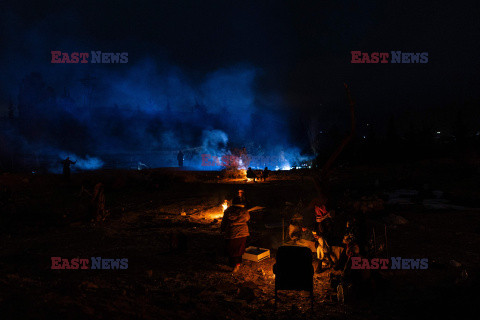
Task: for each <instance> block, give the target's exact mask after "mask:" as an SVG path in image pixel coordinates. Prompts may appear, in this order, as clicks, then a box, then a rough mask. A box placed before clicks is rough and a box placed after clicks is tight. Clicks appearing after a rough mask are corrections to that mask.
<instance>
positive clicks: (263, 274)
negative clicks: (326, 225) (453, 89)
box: [0, 160, 480, 319]
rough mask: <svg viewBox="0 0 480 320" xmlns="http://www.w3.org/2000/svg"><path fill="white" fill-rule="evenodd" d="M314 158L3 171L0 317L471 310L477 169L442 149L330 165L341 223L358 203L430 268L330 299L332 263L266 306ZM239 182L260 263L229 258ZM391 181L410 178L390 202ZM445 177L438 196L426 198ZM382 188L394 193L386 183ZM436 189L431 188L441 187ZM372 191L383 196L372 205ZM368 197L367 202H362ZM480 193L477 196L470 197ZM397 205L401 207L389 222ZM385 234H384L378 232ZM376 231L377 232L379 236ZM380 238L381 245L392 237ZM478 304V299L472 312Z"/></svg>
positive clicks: (357, 315) (393, 274)
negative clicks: (92, 198) (415, 158)
mask: <svg viewBox="0 0 480 320" xmlns="http://www.w3.org/2000/svg"><path fill="white" fill-rule="evenodd" d="M309 174H310V173H309V172H305V171H288V172H273V173H272V178H271V179H270V181H267V182H260V183H252V182H249V183H246V182H245V181H243V180H241V179H239V180H235V181H232V180H230V181H226V180H222V179H221V175H220V173H219V172H182V171H178V170H173V169H161V170H160V169H159V170H149V171H147V170H145V171H96V172H84V173H77V174H74V175H73V177H72V180H71V181H70V182H63V181H62V179H61V177H60V176H57V175H25V174H7V173H5V174H3V175H2V176H1V177H0V182H1V187H2V202H1V205H2V208H1V216H0V217H1V218H0V219H1V220H0V222H1V226H0V228H1V234H0V241H1V247H0V313H1V314H2V316H1V317H2V318H5V319H22V318H47V317H52V316H54V317H55V316H58V317H61V318H67V319H72V318H73V319H77V318H79V319H84V318H99V319H100V318H103V319H110V318H117V319H127V318H144V319H191V318H197V319H271V318H275V317H276V318H278V319H406V318H409V319H411V318H442V319H444V318H450V319H459V318H460V317H462V316H467V318H471V316H470V315H471V314H470V312H473V311H474V310H477V309H478V303H479V302H480V299H479V288H480V287H479V281H478V275H479V271H480V268H479V264H480V251H479V250H478V248H479V247H480V211H479V210H478V208H477V207H480V205H477V206H475V204H476V203H477V200H478V196H479V193H480V186H479V184H478V181H479V177H480V173H479V171H478V169H477V167H476V166H475V165H471V164H470V165H469V166H465V165H464V164H461V165H457V164H456V163H452V162H450V161H448V160H442V161H435V162H433V161H431V162H425V163H415V164H409V165H390V166H383V167H377V168H369V167H348V168H347V167H342V168H339V169H337V170H336V171H335V173H334V175H333V179H332V183H333V188H332V194H333V198H334V200H335V201H334V202H333V203H334V204H335V209H336V210H337V221H338V222H337V224H338V225H339V226H340V227H339V230H341V228H342V227H343V225H344V219H345V215H346V212H350V213H351V212H353V211H355V210H357V211H359V210H360V211H363V213H362V214H365V216H366V219H367V226H368V232H369V234H370V230H372V232H373V230H375V233H376V236H377V237H378V239H383V238H382V237H383V236H384V234H385V230H386V233H387V246H386V247H385V249H384V251H383V253H382V255H384V256H386V255H388V256H393V257H398V256H400V257H405V258H428V259H429V268H428V269H427V270H382V272H377V273H375V279H376V280H375V283H374V284H373V285H372V286H371V288H370V289H369V290H366V291H365V292H360V293H359V294H358V295H357V296H355V297H351V298H350V299H347V301H346V303H340V302H338V301H337V296H336V290H334V289H333V288H332V287H331V286H330V281H329V279H330V273H332V272H333V273H334V274H338V273H339V272H338V271H331V270H329V271H326V272H324V273H321V274H320V275H318V276H316V277H315V280H314V286H315V303H314V310H313V311H312V310H311V309H310V304H309V296H308V293H298V292H290V291H281V292H280V295H279V296H280V299H279V303H278V309H277V311H276V312H274V274H273V272H272V266H273V264H274V263H275V258H274V257H275V252H276V249H277V248H278V246H279V245H281V244H282V229H281V222H282V218H284V219H285V221H288V218H289V217H291V215H292V214H293V212H294V211H295V210H297V209H298V208H300V207H302V205H303V206H305V205H306V204H308V203H309V202H310V200H311V199H312V198H313V197H314V196H315V188H314V186H313V182H312V180H311V179H309ZM99 181H101V182H103V183H104V184H105V195H106V208H107V210H108V212H109V215H108V217H107V218H106V219H105V221H102V222H96V223H93V222H91V221H88V220H89V219H88V218H87V217H86V213H87V212H88V206H89V198H88V196H87V195H85V194H80V191H81V186H82V185H84V186H85V188H87V190H89V188H90V189H91V188H92V186H93V185H94V184H95V183H96V182H99ZM239 188H242V189H244V190H245V192H246V195H247V197H248V199H249V201H250V203H251V204H253V205H255V206H261V207H264V208H265V209H263V210H261V211H258V212H254V213H252V220H251V222H250V231H251V236H250V238H249V240H248V245H253V246H259V247H263V248H268V249H271V253H272V257H271V258H269V259H266V260H264V261H261V262H259V263H256V262H250V261H245V262H244V265H243V267H242V269H241V270H240V271H239V272H238V273H235V274H232V273H231V269H230V268H229V267H227V266H226V262H227V259H226V257H225V256H224V254H223V252H224V241H223V238H222V236H221V234H220V230H219V225H220V222H219V217H220V216H221V214H222V207H221V204H222V202H223V201H224V200H225V199H231V198H232V197H233V195H234V194H235V193H236V192H237V190H238V189H239ZM398 189H410V190H416V191H418V192H416V193H415V195H414V196H412V198H411V199H409V201H405V202H400V203H398V202H397V203H393V202H392V201H391V197H392V196H391V194H392V193H393V192H394V191H395V190H398ZM435 190H441V191H442V196H441V197H442V201H443V202H442V203H448V204H450V206H444V207H438V208H432V207H428V206H426V205H425V203H426V202H425V200H426V199H427V200H428V199H430V198H432V197H433V196H432V191H435ZM389 194H390V197H389ZM437 197H438V196H437ZM378 202H381V203H382V205H381V206H376V205H370V204H372V203H378ZM362 204H363V206H362ZM477 204H478V203H477ZM392 217H403V218H404V219H406V221H407V222H406V223H403V222H402V223H398V222H396V221H393V220H392ZM382 241H383V240H382ZM379 242H380V240H379ZM387 249H388V250H387ZM51 257H62V258H68V259H72V258H88V259H89V258H90V257H102V258H113V259H116V258H127V259H128V269H124V270H80V269H79V270H52V269H51ZM472 314H473V313H472Z"/></svg>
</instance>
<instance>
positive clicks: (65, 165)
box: [62, 157, 77, 180]
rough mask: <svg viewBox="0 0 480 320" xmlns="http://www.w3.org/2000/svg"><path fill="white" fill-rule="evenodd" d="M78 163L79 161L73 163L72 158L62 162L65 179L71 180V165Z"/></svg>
mask: <svg viewBox="0 0 480 320" xmlns="http://www.w3.org/2000/svg"><path fill="white" fill-rule="evenodd" d="M75 163H77V161H71V160H70V157H67V159H65V160H63V161H62V164H63V178H64V179H65V180H70V165H72V164H75Z"/></svg>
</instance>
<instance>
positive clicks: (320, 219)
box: [313, 203, 337, 273]
mask: <svg viewBox="0 0 480 320" xmlns="http://www.w3.org/2000/svg"><path fill="white" fill-rule="evenodd" d="M313 236H314V237H315V239H316V240H317V244H316V246H317V258H318V260H319V265H318V268H317V273H320V272H322V264H326V265H329V266H330V267H332V266H333V265H334V264H336V262H337V261H336V258H335V255H334V254H333V253H332V249H331V246H330V243H331V238H332V212H329V211H327V208H326V206H325V204H324V203H323V204H316V205H315V223H314V231H313Z"/></svg>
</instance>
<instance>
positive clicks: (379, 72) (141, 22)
mask: <svg viewBox="0 0 480 320" xmlns="http://www.w3.org/2000/svg"><path fill="white" fill-rule="evenodd" d="M0 16H1V38H0V39H1V40H0V41H1V42H0V48H1V49H0V50H1V51H0V58H1V60H0V61H1V66H2V70H4V72H2V75H1V78H0V81H1V83H2V87H1V91H0V94H1V98H2V101H3V102H2V104H3V105H5V103H6V102H5V101H8V97H9V96H12V95H13V97H15V96H16V95H17V94H18V85H19V83H20V81H21V79H22V78H23V77H24V76H25V75H26V74H27V73H29V72H31V71H36V70H38V71H40V72H42V73H44V77H45V78H46V79H47V80H48V81H50V83H51V84H52V85H53V86H54V87H55V86H56V87H60V88H61V86H62V84H65V83H68V81H69V78H68V76H67V75H62V78H61V83H55V72H57V71H58V70H59V69H55V70H57V71H55V72H48V70H49V68H52V66H51V64H50V50H64V51H70V52H72V51H87V52H88V51H90V50H102V51H112V52H123V51H126V52H128V53H129V67H130V66H131V65H135V63H136V62H138V61H140V60H142V59H144V58H149V59H153V60H157V61H159V62H161V63H168V64H169V65H173V66H175V67H176V68H179V69H180V70H181V72H182V73H183V74H185V75H187V76H188V78H189V81H190V82H192V83H195V82H198V83H201V82H202V81H204V80H205V76H206V75H207V74H209V73H211V72H215V70H219V69H222V68H228V67H229V66H232V65H242V64H244V65H249V66H252V67H253V68H255V69H256V70H258V72H257V73H256V78H255V98H256V99H258V100H259V101H262V100H268V99H270V98H271V97H277V98H276V99H278V97H280V100H281V103H279V105H281V106H280V107H278V108H280V109H281V110H284V109H287V110H288V111H289V112H290V113H293V114H294V115H297V116H298V117H299V119H296V120H295V121H292V123H290V126H292V127H293V128H294V129H295V128H296V129H298V131H301V129H300V127H301V125H299V123H304V122H305V121H308V119H309V118H310V117H311V116H314V115H316V116H319V117H320V118H322V119H324V125H325V126H329V125H330V124H331V123H333V122H335V121H340V120H341V119H342V117H343V115H346V110H345V109H346V99H345V93H344V89H343V86H342V83H343V82H347V83H349V84H350V86H351V89H352V94H353V95H354V97H355V99H356V100H357V103H358V108H357V110H358V117H359V120H360V121H362V122H365V123H366V122H374V123H379V127H381V123H384V122H385V119H387V118H388V117H389V116H390V115H391V114H399V113H402V112H404V111H405V110H407V111H412V112H413V113H412V116H413V117H421V116H425V115H426V114H427V113H430V112H431V110H432V109H431V108H433V110H435V108H441V107H444V106H448V105H452V104H458V105H461V104H463V103H464V102H465V101H467V100H473V99H478V98H479V97H478V94H479V90H478V89H479V84H480V81H479V77H478V71H479V62H478V61H479V58H478V53H479V52H480V51H479V41H478V39H479V35H480V33H479V30H480V28H479V25H480V19H479V10H478V5H475V2H474V1H460V2H455V1H446V2H439V1H385V0H383V1H368V2H359V1H354V0H351V1H350V0H349V1H224V0H222V1H220V0H219V1H198V0H195V1H181V0H175V1H161V0H155V1H121V0H116V1H35V2H32V1H18V0H17V1H2V10H1V13H0ZM352 50H361V51H366V52H375V51H379V52H389V51H391V50H401V51H406V52H428V53H429V62H428V63H427V64H411V65H408V64H396V65H395V64H351V63H350V58H351V57H350V51H352ZM109 67H110V68H111V69H112V70H114V69H115V70H118V71H119V72H122V69H121V68H124V67H125V66H122V65H115V66H109ZM58 72H59V71H58ZM58 79H60V77H58ZM70 80H71V81H74V80H75V79H73V78H72V79H70ZM58 81H60V80H58ZM265 108H266V112H270V110H268V108H270V107H268V106H267V107H265ZM273 108H274V109H275V107H273ZM277 111H278V110H277ZM302 134H303V133H302ZM297 135H301V134H300V133H297ZM297 138H300V136H299V137H297Z"/></svg>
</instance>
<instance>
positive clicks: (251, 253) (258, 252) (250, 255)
mask: <svg viewBox="0 0 480 320" xmlns="http://www.w3.org/2000/svg"><path fill="white" fill-rule="evenodd" d="M242 258H243V259H245V260H250V261H255V262H259V261H262V260H264V259H267V258H270V250H268V249H265V248H259V247H248V248H247V249H245V253H244V254H243V256H242Z"/></svg>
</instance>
